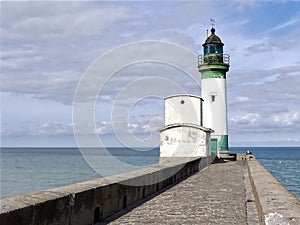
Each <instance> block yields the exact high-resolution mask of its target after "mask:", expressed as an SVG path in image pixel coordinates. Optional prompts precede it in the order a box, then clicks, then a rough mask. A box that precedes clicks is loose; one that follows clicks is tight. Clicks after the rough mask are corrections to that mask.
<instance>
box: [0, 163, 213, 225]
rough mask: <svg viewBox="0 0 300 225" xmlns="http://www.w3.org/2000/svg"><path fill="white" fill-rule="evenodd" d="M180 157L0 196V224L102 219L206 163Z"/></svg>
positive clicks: (81, 224)
mask: <svg viewBox="0 0 300 225" xmlns="http://www.w3.org/2000/svg"><path fill="white" fill-rule="evenodd" d="M212 160H213V157H207V158H194V159H189V160H188V161H187V159H183V160H180V161H174V162H169V163H166V164H163V165H158V166H153V167H148V168H144V169H140V170H136V171H132V172H128V173H124V174H119V175H114V176H110V177H108V178H100V179H96V180H91V181H86V182H83V183H78V184H73V185H68V186H64V187H59V188H54V189H50V190H46V191H41V192H36V193H32V194H27V195H22V196H16V197H11V198H6V199H2V200H0V207H1V208H0V224H5V225H16V224H18V225H50V224H51V225H58V224H61V225H62V224H63V225H66V224H68V225H85V224H93V223H96V222H99V221H101V220H102V219H103V218H106V217H108V216H110V215H113V214H115V213H117V212H118V211H120V210H122V209H123V208H126V207H127V206H128V205H131V204H133V203H135V202H137V201H139V200H142V199H143V198H146V197H147V196H149V195H152V194H154V193H156V192H159V191H160V190H162V189H164V188H166V187H168V186H170V185H172V184H175V183H176V182H178V181H180V180H182V179H184V178H185V177H188V176H189V175H192V174H193V173H195V172H197V171H199V170H200V169H202V168H204V167H206V166H207V165H209V164H210V163H211V162H212Z"/></svg>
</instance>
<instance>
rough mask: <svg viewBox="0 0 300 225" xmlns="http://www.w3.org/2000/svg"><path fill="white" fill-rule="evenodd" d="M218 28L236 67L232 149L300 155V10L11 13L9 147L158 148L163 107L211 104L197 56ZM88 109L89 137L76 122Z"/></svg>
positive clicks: (202, 5) (150, 8) (73, 8)
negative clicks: (297, 150) (179, 100)
mask: <svg viewBox="0 0 300 225" xmlns="http://www.w3.org/2000/svg"><path fill="white" fill-rule="evenodd" d="M210 18H213V19H214V20H215V28H216V30H217V31H216V33H217V35H219V36H220V37H221V39H222V41H223V42H224V43H225V52H226V53H227V54H230V56H231V63H230V71H229V72H228V76H227V89H228V93H227V96H228V123H229V125H228V126H229V144H230V145H231V146H299V144H300V104H299V103H300V88H299V86H300V54H299V52H300V42H299V37H300V28H299V27H300V2H299V1H285V0H274V1H261V0H231V1H226V3H225V2H224V1H217V0H214V1H205V0H201V1H151V2H150V1H149V2H148V1H128V2H127V1H119V2H117V1H93V2H80V1H77V2H71V1H66V2H60V1H54V2H38V1H35V2H33V1H32V2H1V71H0V72H1V145H2V146H76V141H75V137H74V131H73V128H74V130H76V129H75V128H76V126H78V127H77V128H78V129H77V132H79V133H80V132H82V133H84V132H85V131H86V132H92V133H93V134H94V135H97V137H98V138H100V139H101V141H102V142H103V143H104V145H106V146H118V145H124V144H125V145H132V143H129V144H128V143H124V142H126V141H128V142H131V141H129V140H134V138H135V137H136V138H137V140H139V141H140V142H141V143H142V142H146V143H147V144H150V145H153V146H155V145H158V133H157V132H156V130H157V127H160V126H162V124H163V116H164V108H163V97H164V96H166V95H171V94H175V93H178V90H181V92H184V93H190V94H196V95H199V94H200V93H201V92H200V88H201V87H200V86H199V78H200V74H199V73H198V72H197V59H196V57H195V60H194V61H193V60H190V59H189V57H190V55H189V53H188V52H190V53H191V54H195V55H198V54H201V53H202V43H203V42H204V40H205V39H206V35H207V30H208V29H210V27H211V25H210ZM151 41H152V42H151ZM128 43H130V44H128ZM153 43H163V44H162V46H163V47H162V48H160V50H157V48H156V47H155V44H153ZM171 46H177V47H178V48H180V49H182V50H180V51H177V50H176V49H172V47H171ZM174 48H175V47H174ZM158 49H159V48H158ZM173 50H174V51H173ZM185 53H186V54H187V55H185ZM188 55H189V56H188ZM159 57H165V58H164V59H166V60H167V59H168V58H169V59H172V60H171V62H173V63H171V62H165V61H166V60H165V61H164V60H161V59H160V58H159ZM104 59H106V61H105V60H104ZM127 59H128V60H127ZM187 59H189V60H187ZM192 59H193V58H192ZM126 60H127V61H126ZM176 60H177V61H176ZM104 61H105V62H106V63H104ZM101 63H102V64H101ZM122 63H123V64H122ZM96 65H98V68H96V69H97V73H96V77H95V76H94V77H92V78H89V81H88V83H84V80H85V78H87V77H88V74H89V73H92V72H91V70H92V69H93V68H95V67H97V66H96ZM100 65H101V68H99V67H100ZM179 65H180V66H179ZM182 67H185V68H193V71H192V72H191V73H189V74H187V73H186V72H184V71H183V70H182ZM111 68H115V71H114V72H113V73H110V74H106V72H105V71H108V70H106V69H111ZM82 89H84V90H82ZM78 93H80V94H78ZM76 96H77V97H76ZM88 102H90V103H91V104H92V105H93V107H92V108H88V107H89V106H87V108H88V109H89V110H92V111H93V114H89V113H88V112H87V114H85V112H84V110H83V109H82V108H81V111H80V110H79V113H81V114H80V115H81V116H82V117H85V115H88V116H87V117H89V116H90V115H92V117H93V118H89V119H90V121H93V127H90V128H88V129H85V128H84V126H83V124H80V121H78V120H80V119H78V118H75V119H74V114H75V117H76V113H77V112H74V110H75V111H76V107H77V106H78V105H80V107H82V106H83V105H82V103H88ZM74 107H75V109H74ZM90 112H91V111H90ZM84 119H85V118H84ZM84 119H83V120H82V121H84ZM78 124H80V126H79V125H78ZM78 130H79V131H78ZM128 131H129V133H130V135H131V136H132V137H131V136H130V135H128ZM134 144H136V143H134Z"/></svg>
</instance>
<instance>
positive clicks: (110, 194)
mask: <svg viewBox="0 0 300 225" xmlns="http://www.w3.org/2000/svg"><path fill="white" fill-rule="evenodd" d="M235 158H236V159H237V161H226V162H224V161H219V162H218V161H217V162H216V163H213V164H211V165H209V164H210V162H211V158H202V159H201V158H198V159H191V160H190V161H188V162H181V161H178V162H172V163H168V164H165V165H159V166H155V167H152V168H150V167H149V168H144V169H141V170H137V171H132V172H129V173H125V174H120V175H115V176H112V177H110V179H109V180H107V179H104V178H101V179H97V180H92V181H87V182H83V183H79V184H74V185H69V186H65V187H60V188H55V189H51V190H47V191H41V192H37V193H32V194H28V195H23V196H16V197H11V198H7V199H2V200H0V224H5V225H15V224H18V225H40V224H44V225H65V224H68V225H91V224H97V225H101V224H222V225H224V224H248V225H256V224H261V225H299V224H300V213H299V212H300V202H299V200H298V199H297V198H296V197H295V196H294V195H292V194H291V193H290V192H289V191H288V190H287V189H286V188H285V187H284V186H283V185H282V184H281V183H280V182H279V181H278V180H277V179H276V178H275V177H274V176H273V175H272V174H271V173H270V172H269V171H268V170H267V169H266V168H264V167H263V166H262V165H261V164H260V163H259V161H257V160H255V157H254V156H252V155H245V154H238V155H237V156H236V157H235ZM208 165H209V166H208ZM203 168H204V169H203ZM201 169H202V170H201Z"/></svg>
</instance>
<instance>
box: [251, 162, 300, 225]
mask: <svg viewBox="0 0 300 225" xmlns="http://www.w3.org/2000/svg"><path fill="white" fill-rule="evenodd" d="M247 166H248V172H249V178H250V182H251V186H252V191H253V194H254V198H255V203H256V208H257V211H258V215H259V222H260V224H262V225H264V224H265V225H275V224H280V225H299V224H300V202H299V200H298V199H297V198H296V197H295V196H294V195H293V194H291V193H290V192H289V191H288V190H287V188H286V187H284V186H283V185H282V184H281V183H280V182H279V181H278V180H277V179H276V178H275V177H274V176H273V175H272V174H271V173H270V172H269V171H268V170H267V169H266V168H265V167H264V166H263V165H262V164H261V163H260V162H259V161H257V160H247Z"/></svg>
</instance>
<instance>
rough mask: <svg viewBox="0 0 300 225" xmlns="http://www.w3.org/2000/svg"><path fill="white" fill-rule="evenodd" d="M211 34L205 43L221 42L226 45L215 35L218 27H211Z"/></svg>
mask: <svg viewBox="0 0 300 225" xmlns="http://www.w3.org/2000/svg"><path fill="white" fill-rule="evenodd" d="M210 31H211V35H210V36H209V37H208V38H207V39H206V40H205V43H204V44H203V45H206V44H220V45H222V46H223V45H224V44H223V43H222V41H221V39H220V38H219V37H218V36H217V35H215V32H216V29H215V28H211V30H210Z"/></svg>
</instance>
